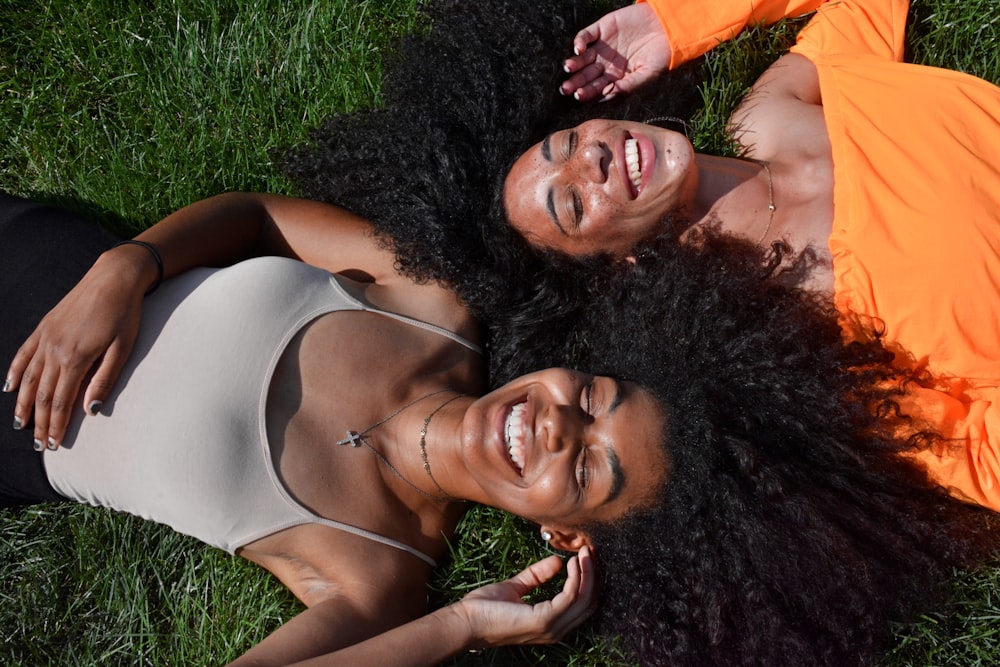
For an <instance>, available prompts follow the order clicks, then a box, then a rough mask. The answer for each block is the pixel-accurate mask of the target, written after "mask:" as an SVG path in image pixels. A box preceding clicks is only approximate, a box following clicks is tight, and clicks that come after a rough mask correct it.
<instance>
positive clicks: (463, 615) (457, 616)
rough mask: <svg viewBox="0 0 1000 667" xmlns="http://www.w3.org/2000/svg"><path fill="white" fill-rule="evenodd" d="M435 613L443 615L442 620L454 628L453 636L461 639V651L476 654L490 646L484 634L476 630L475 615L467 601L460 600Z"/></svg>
mask: <svg viewBox="0 0 1000 667" xmlns="http://www.w3.org/2000/svg"><path fill="white" fill-rule="evenodd" d="M435 613H440V614H442V616H443V619H442V620H444V622H445V623H448V624H449V625H450V626H451V627H453V628H454V632H455V634H454V635H453V636H455V637H461V646H460V648H459V651H469V652H472V653H476V652H478V651H480V650H482V649H484V648H487V647H488V646H489V645H490V644H489V642H488V641H487V640H486V639H485V638H484V637H483V636H482V633H481V632H479V631H478V630H477V629H476V623H475V621H474V620H473V614H472V613H471V612H470V610H469V607H468V604H466V602H465V600H459V601H458V602H454V603H452V604H450V605H448V606H447V607H442V608H441V609H438V610H437V611H436V612H435Z"/></svg>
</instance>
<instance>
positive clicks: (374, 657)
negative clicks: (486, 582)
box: [295, 603, 474, 667]
mask: <svg viewBox="0 0 1000 667" xmlns="http://www.w3.org/2000/svg"><path fill="white" fill-rule="evenodd" d="M458 604H461V603H458ZM470 648H474V639H473V637H472V632H471V626H470V625H469V623H468V622H467V620H466V619H465V617H464V616H463V615H462V614H461V613H460V612H459V611H458V606H457V605H450V606H448V607H444V608H442V609H438V610H437V611H434V612H432V613H430V614H427V615H426V616H422V617H420V618H418V619H416V620H413V621H410V622H409V623H406V624H404V625H400V626H398V627H396V628H393V629H392V630H389V631H387V632H384V633H382V634H380V635H377V636H375V637H372V638H371V639H368V640H366V641H363V642H360V643H357V644H354V645H353V646H348V647H346V648H343V649H341V650H339V651H336V652H334V653H329V654H327V655H322V656H319V657H316V658H312V659H310V660H306V661H303V662H299V663H295V665H296V666H297V667H333V666H338V665H345V666H351V665H354V666H360V667H364V666H367V665H371V666H373V667H380V666H381V665H393V666H394V667H426V666H428V665H436V664H439V663H440V662H442V661H444V660H445V659H447V658H449V657H451V656H453V655H455V654H457V653H460V652H462V651H465V650H468V649H470Z"/></svg>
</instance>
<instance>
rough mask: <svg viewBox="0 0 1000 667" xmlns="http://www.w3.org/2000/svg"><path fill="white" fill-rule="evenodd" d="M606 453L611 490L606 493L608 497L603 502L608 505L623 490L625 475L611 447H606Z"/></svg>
mask: <svg viewBox="0 0 1000 667" xmlns="http://www.w3.org/2000/svg"><path fill="white" fill-rule="evenodd" d="M606 451H607V452H608V465H609V466H610V467H611V490H610V491H609V492H608V497H607V498H605V500H604V502H605V503H610V502H611V501H613V500H614V499H615V498H617V497H618V496H619V495H620V494H621V492H622V489H623V488H625V473H624V472H622V465H621V462H620V461H619V460H618V455H617V454H615V450H613V449H612V448H611V445H608V446H607V447H606Z"/></svg>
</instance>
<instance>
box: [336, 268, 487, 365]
mask: <svg viewBox="0 0 1000 667" xmlns="http://www.w3.org/2000/svg"><path fill="white" fill-rule="evenodd" d="M331 278H332V280H331V281H330V282H331V283H332V284H333V285H335V286H336V287H337V289H338V290H340V292H341V293H343V295H344V297H345V298H347V299H349V300H350V301H352V302H354V303H355V304H357V306H358V310H364V311H366V312H369V313H378V314H379V315H384V316H385V317H388V318H391V319H394V320H397V321H399V322H405V323H406V324H410V325H412V326H415V327H417V328H418V329H423V330H425V331H430V332H432V333H436V334H438V335H439V336H444V337H445V338H448V339H450V340H453V341H455V342H456V343H458V344H459V345H461V346H463V347H465V348H468V349H470V350H472V351H473V352H475V353H476V354H482V353H483V348H482V347H480V346H479V345H476V344H475V343H473V342H472V341H470V340H468V339H466V338H463V337H462V336H459V335H458V334H457V333H455V332H454V331H448V330H447V329H445V328H444V327H439V326H438V325H436V324H431V323H430V322H424V321H423V320H418V319H416V318H413V317H409V316H407V315H400V314H399V313H393V312H391V311H388V310H382V309H381V308H376V307H375V306H373V305H371V304H369V303H366V302H365V301H363V300H361V298H359V297H358V295H356V294H354V293H353V291H351V290H349V289H348V288H347V287H346V286H345V285H344V283H343V281H344V280H345V279H344V277H343V276H334V275H332V274H331Z"/></svg>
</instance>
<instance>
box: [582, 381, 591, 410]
mask: <svg viewBox="0 0 1000 667" xmlns="http://www.w3.org/2000/svg"><path fill="white" fill-rule="evenodd" d="M593 397H594V380H591V381H590V382H589V383H587V385H586V386H584V388H583V396H581V397H580V407H581V408H583V411H584V412H586V413H587V414H588V415H591V416H592V413H591V408H592V407H593Z"/></svg>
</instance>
